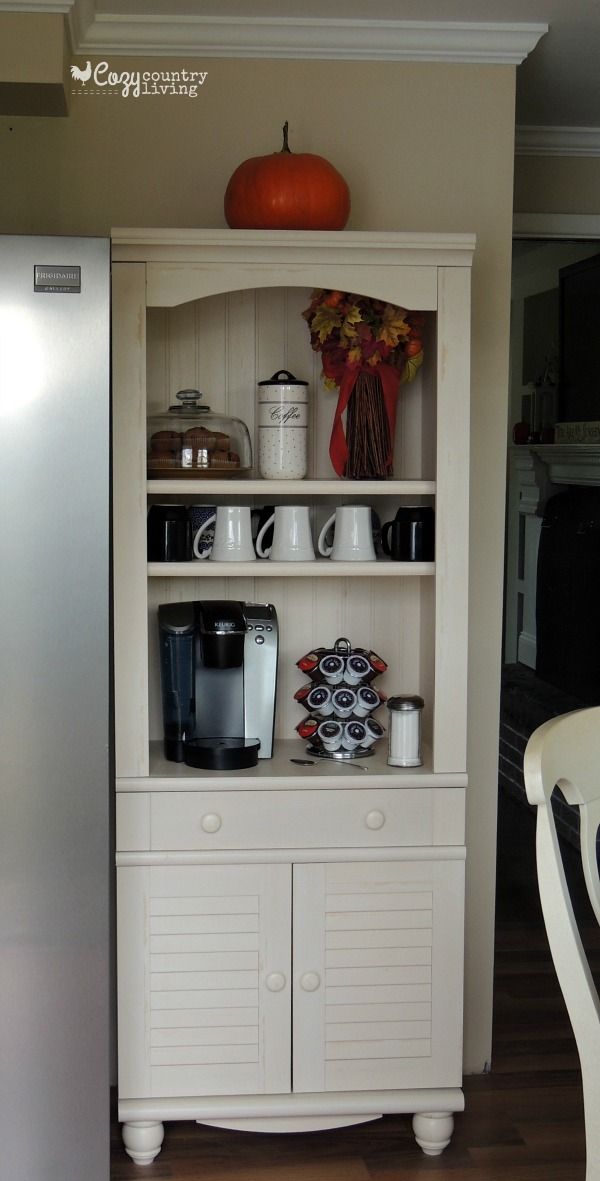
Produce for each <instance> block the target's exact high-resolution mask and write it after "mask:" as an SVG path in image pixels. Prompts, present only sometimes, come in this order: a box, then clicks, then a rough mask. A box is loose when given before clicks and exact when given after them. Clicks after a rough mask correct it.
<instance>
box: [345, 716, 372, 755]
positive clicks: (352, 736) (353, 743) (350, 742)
mask: <svg viewBox="0 0 600 1181" xmlns="http://www.w3.org/2000/svg"><path fill="white" fill-rule="evenodd" d="M366 734H367V731H366V727H365V725H364V723H363V722H357V721H356V719H355V718H353V719H352V721H351V722H346V725H345V726H344V734H343V738H342V746H343V748H344V750H356V748H357V747H358V746H364V745H365V738H366Z"/></svg>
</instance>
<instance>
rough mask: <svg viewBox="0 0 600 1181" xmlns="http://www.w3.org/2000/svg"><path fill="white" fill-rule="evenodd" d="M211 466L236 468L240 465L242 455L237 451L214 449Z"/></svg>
mask: <svg viewBox="0 0 600 1181" xmlns="http://www.w3.org/2000/svg"><path fill="white" fill-rule="evenodd" d="M210 466H211V467H215V468H235V467H239V466H240V457H239V455H237V454H236V452H235V451H213V452H212V454H211V457H210Z"/></svg>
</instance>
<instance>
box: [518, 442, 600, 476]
mask: <svg viewBox="0 0 600 1181" xmlns="http://www.w3.org/2000/svg"><path fill="white" fill-rule="evenodd" d="M526 450H527V451H529V452H530V453H531V454H532V455H533V456H535V458H536V459H537V460H539V462H540V463H541V464H543V466H544V468H545V470H546V479H547V480H549V481H550V483H551V484H587V485H590V484H593V485H596V486H599V485H600V444H598V443H535V444H529V445H528V446H527V448H526Z"/></svg>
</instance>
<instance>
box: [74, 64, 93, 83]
mask: <svg viewBox="0 0 600 1181" xmlns="http://www.w3.org/2000/svg"><path fill="white" fill-rule="evenodd" d="M91 76H92V63H91V62H86V65H85V69H84V70H80V69H79V66H71V77H72V78H75V79H76V80H77V81H78V82H89V80H90V78H91Z"/></svg>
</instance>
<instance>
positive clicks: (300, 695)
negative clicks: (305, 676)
mask: <svg viewBox="0 0 600 1181" xmlns="http://www.w3.org/2000/svg"><path fill="white" fill-rule="evenodd" d="M312 689H313V686H312V685H311V684H308V685H301V686H300V688H299V689H296V692H295V693H294V701H297V702H298V704H299V705H304V706H306V708H307V709H308V706H307V705H306V698H307V697H308V695H309V693H311V692H312Z"/></svg>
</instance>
